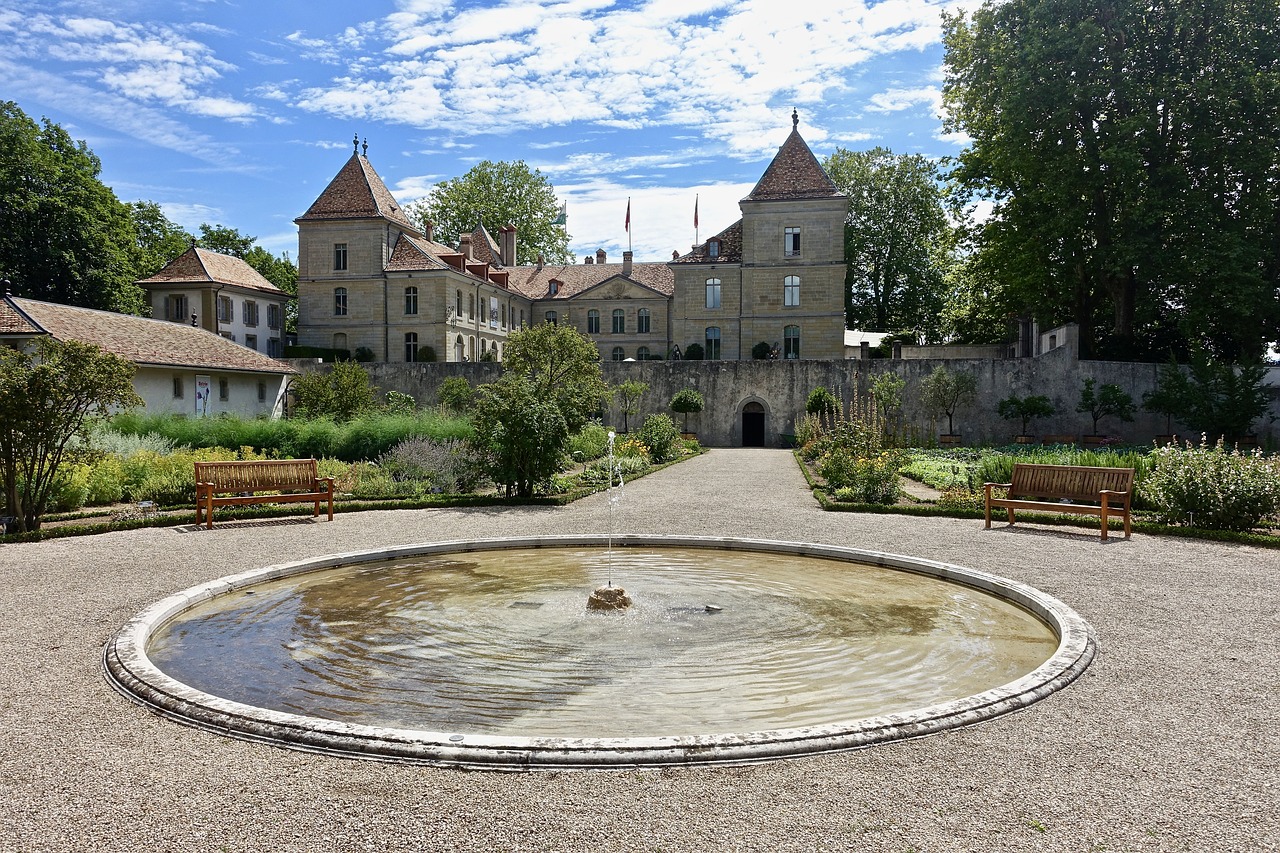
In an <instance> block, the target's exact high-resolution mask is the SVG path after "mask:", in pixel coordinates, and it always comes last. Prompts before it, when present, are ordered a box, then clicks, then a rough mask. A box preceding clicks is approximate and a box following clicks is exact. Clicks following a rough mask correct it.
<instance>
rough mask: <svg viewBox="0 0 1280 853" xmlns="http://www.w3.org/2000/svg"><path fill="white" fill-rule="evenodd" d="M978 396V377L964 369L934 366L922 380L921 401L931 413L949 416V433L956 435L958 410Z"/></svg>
mask: <svg viewBox="0 0 1280 853" xmlns="http://www.w3.org/2000/svg"><path fill="white" fill-rule="evenodd" d="M977 396H978V377H976V376H974V375H973V374H972V373H969V372H968V371H964V370H948V369H947V368H945V367H937V368H934V370H933V372H932V373H930V374H929V375H928V376H926V377H925V378H924V379H922V380H920V402H921V403H922V404H923V405H924V407H925V409H926V410H927V411H928V412H930V413H931V414H935V415H946V416H947V435H955V434H956V431H955V423H954V418H955V414H956V412H958V411H959V410H960V409H963V408H964V407H966V406H968V405H969V404H971V403H972V402H973V401H974V399H976V398H977Z"/></svg>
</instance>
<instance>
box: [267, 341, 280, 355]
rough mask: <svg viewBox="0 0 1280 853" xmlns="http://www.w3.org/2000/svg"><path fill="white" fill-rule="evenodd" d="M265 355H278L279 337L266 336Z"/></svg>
mask: <svg viewBox="0 0 1280 853" xmlns="http://www.w3.org/2000/svg"><path fill="white" fill-rule="evenodd" d="M267 355H269V356H271V357H272V358H279V357H280V339H279V338H267Z"/></svg>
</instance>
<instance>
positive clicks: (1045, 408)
mask: <svg viewBox="0 0 1280 853" xmlns="http://www.w3.org/2000/svg"><path fill="white" fill-rule="evenodd" d="M996 411H997V412H999V413H1000V417H1002V418H1004V419H1005V420H1007V421H1016V420H1021V421H1022V431H1021V432H1020V433H1018V435H1029V434H1030V433H1028V432H1027V430H1028V429H1030V426H1031V422H1032V421H1033V420H1036V419H1038V418H1047V417H1050V416H1051V415H1052V414H1053V412H1054V408H1053V401H1052V400H1050V399H1049V398H1048V397H1046V396H1044V395H1043V394H1031V395H1028V396H1026V397H1019V396H1018V395H1017V394H1010V395H1009V396H1008V397H1005V398H1004V399H1003V400H1001V401H1000V402H999V404H997V406H996Z"/></svg>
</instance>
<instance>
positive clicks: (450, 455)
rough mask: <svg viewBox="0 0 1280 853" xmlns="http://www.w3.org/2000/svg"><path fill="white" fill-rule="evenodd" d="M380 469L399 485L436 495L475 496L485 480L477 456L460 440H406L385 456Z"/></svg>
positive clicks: (416, 438)
mask: <svg viewBox="0 0 1280 853" xmlns="http://www.w3.org/2000/svg"><path fill="white" fill-rule="evenodd" d="M378 466H379V467H380V468H382V469H383V470H385V471H386V472H387V473H388V474H389V475H390V476H391V478H392V479H393V480H396V481H397V482H402V483H403V482H412V483H417V484H419V486H420V490H424V491H428V492H434V493H441V492H444V493H447V494H467V493H470V492H474V491H475V490H476V487H477V486H478V485H479V484H480V481H481V479H482V477H481V474H480V467H479V464H478V463H477V461H476V459H475V456H474V454H473V453H472V452H471V451H470V449H469V448H468V446H467V444H466V442H464V441H460V440H458V439H448V440H446V441H435V440H434V439H430V438H421V437H415V438H410V439H406V440H404V441H402V442H400V443H399V444H397V445H396V446H395V447H393V448H391V449H390V450H388V451H387V452H386V453H384V454H382V456H381V457H380V458H379V459H378Z"/></svg>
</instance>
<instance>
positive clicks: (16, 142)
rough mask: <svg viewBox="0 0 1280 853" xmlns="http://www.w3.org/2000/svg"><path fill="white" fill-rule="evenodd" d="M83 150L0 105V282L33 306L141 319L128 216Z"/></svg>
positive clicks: (52, 127)
mask: <svg viewBox="0 0 1280 853" xmlns="http://www.w3.org/2000/svg"><path fill="white" fill-rule="evenodd" d="M101 170H102V164H101V162H100V161H99V160H98V158H97V157H96V156H95V155H94V153H93V152H92V151H90V150H89V148H88V146H87V145H85V143H84V142H82V141H81V142H76V141H74V140H72V139H71V136H70V135H69V134H68V133H67V132H66V131H65V130H63V128H62V127H61V126H60V125H58V124H55V123H54V122H51V121H49V120H48V119H45V120H44V123H43V125H37V124H36V123H35V122H34V121H32V120H31V119H30V118H29V117H28V116H27V115H26V113H24V112H23V111H22V110H21V109H20V108H19V107H18V105H17V104H15V103H14V102H12V101H0V199H3V200H4V203H3V204H0V278H7V279H9V280H10V281H11V282H12V284H13V287H14V290H15V292H16V293H19V294H21V295H23V296H29V297H32V298H34V299H44V300H47V301H49V302H60V303H64V304H67V305H79V306H83V307H86V308H100V309H106V310H111V311H122V312H125V313H130V314H139V313H142V312H143V310H144V308H145V305H146V300H145V298H144V294H143V292H142V289H141V288H140V287H138V286H137V285H136V284H134V280H135V275H134V272H135V271H134V258H133V254H134V248H135V246H136V243H137V239H136V236H135V233H134V226H133V218H132V216H131V215H130V212H129V209H128V208H127V207H126V206H125V205H124V204H122V203H121V202H120V200H119V199H118V198H116V196H115V193H113V192H112V191H111V188H110V187H108V186H106V185H105V184H103V183H102V181H101V180H99V178H98V175H99V173H100V172H101Z"/></svg>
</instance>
